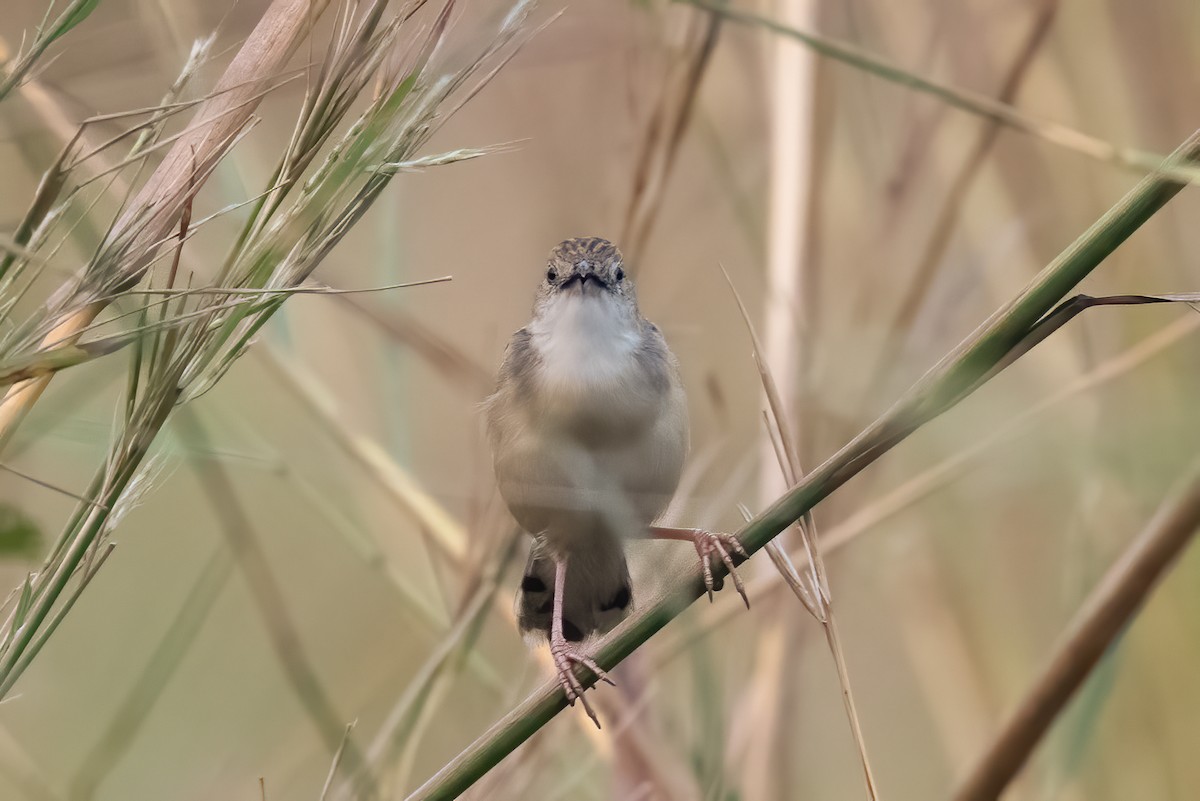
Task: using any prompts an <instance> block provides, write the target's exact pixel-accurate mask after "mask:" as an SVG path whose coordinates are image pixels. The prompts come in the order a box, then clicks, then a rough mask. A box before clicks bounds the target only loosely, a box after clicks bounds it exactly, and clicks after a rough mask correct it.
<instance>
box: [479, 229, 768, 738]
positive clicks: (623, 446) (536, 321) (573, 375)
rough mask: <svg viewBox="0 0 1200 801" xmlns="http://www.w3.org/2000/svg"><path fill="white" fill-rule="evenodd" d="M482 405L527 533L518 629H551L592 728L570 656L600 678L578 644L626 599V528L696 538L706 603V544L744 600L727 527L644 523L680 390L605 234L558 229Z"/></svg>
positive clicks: (623, 607) (659, 504) (669, 480)
mask: <svg viewBox="0 0 1200 801" xmlns="http://www.w3.org/2000/svg"><path fill="white" fill-rule="evenodd" d="M485 408H486V413H487V422H488V437H489V440H490V441H491V446H492V455H493V460H494V464H495V471H496V480H497V483H498V484H499V488H500V494H501V496H503V498H504V501H505V503H506V504H507V505H508V508H509V510H510V511H511V512H512V514H513V517H515V518H516V520H517V522H518V523H519V524H520V525H521V527H522V528H524V529H525V531H527V532H529V533H530V534H531V535H532V536H533V538H534V545H533V548H532V550H531V553H530V556H529V564H528V565H527V566H526V568H525V574H524V577H523V578H522V580H521V589H520V591H519V592H518V594H517V616H518V619H519V621H520V626H521V630H522V631H523V632H524V633H526V634H527V635H532V636H534V637H543V636H544V637H547V638H548V639H549V641H550V651H551V653H552V654H553V656H554V663H555V665H556V666H557V668H558V678H559V682H560V683H561V684H562V687H563V690H564V691H565V692H566V695H567V700H568V701H569V702H570V703H571V704H572V705H574V703H575V700H576V699H577V698H578V699H580V700H582V701H583V707H584V710H585V711H586V712H587V714H588V715H589V716H590V717H591V718H592V720H593V721H595V722H596V725H597V726H599V725H600V723H599V721H598V720H597V718H596V715H595V712H594V711H593V710H592V708H591V706H590V705H589V704H588V702H587V699H586V698H584V697H583V685H582V684H581V682H580V680H579V678H578V676H576V674H575V666H576V665H584V666H585V667H587V668H589V669H590V670H591V671H592V672H593V673H595V674H596V676H597V677H598V678H600V679H602V680H604V681H607V682H609V683H610V684H611V683H612V681H611V680H610V679H609V678H608V676H607V675H606V674H605V672H604V671H603V670H602V669H601V668H600V667H599V666H598V665H597V664H596V663H595V661H594V660H593V659H592V658H591V657H589V656H588V655H587V654H585V653H584V652H583V650H582V649H581V648H580V646H579V643H580V642H581V641H583V640H584V639H586V638H587V637H589V636H591V635H593V634H600V633H604V632H607V631H609V630H610V629H611V628H612V627H613V626H615V625H616V624H617V623H618V622H620V621H621V620H622V619H623V618H624V617H625V616H626V615H627V614H628V613H629V611H630V609H631V608H632V606H633V592H632V589H631V588H630V582H629V568H628V566H627V565H626V562H625V540H626V539H629V538H636V537H655V538H661V539H675V540H686V541H688V542H692V543H694V545H695V547H696V551H697V553H698V554H699V555H700V561H701V564H702V566H703V571H704V583H705V586H706V587H707V588H708V593H709V599H710V600H711V599H712V592H713V589H714V581H713V575H712V565H711V560H712V557H713V554H716V555H717V556H718V557H719V558H720V559H721V560H722V562H723V563H724V564H725V566H726V568H727V569H728V570H729V573H730V575H731V576H732V578H733V581H734V584H735V585H736V587H737V589H738V592H739V593H741V595H742V599H743V600H744V601H746V606H747V607H749V605H750V604H749V601H748V600H746V593H745V590H744V588H743V586H742V582H741V580H740V578H739V577H738V575H737V572H736V571H735V570H734V561H733V554H739V555H741V556H743V557H744V556H745V555H746V552H745V550H744V549H743V548H742V546H741V544H740V543H739V542H738V541H737V539H736V538H734V537H733V536H731V535H729V534H713V533H710V532H706V531H700V530H697V529H681V528H665V527H660V526H654V525H653V523H654V521H655V519H656V518H657V517H658V516H659V515H661V514H662V513H663V511H664V510H665V509H666V507H667V504H668V503H669V502H670V500H671V497H672V495H674V493H675V489H676V487H677V486H678V484H679V477H680V474H681V472H682V470H683V460H684V456H685V455H686V453H687V449H688V415H687V398H686V397H685V395H684V391H683V384H682V382H681V381H680V379H679V371H678V367H677V365H676V362H675V357H674V355H673V354H672V353H671V351H670V349H669V348H668V347H667V343H666V340H665V339H663V335H662V334H661V333H660V332H659V330H658V329H657V328H656V327H655V326H654V325H653V324H651V323H650V322H649V321H648V320H646V318H644V317H642V315H641V313H640V312H639V311H638V305H637V297H636V295H635V293H634V288H633V282H632V281H631V280H630V278H629V276H628V275H627V274H626V273H625V269H624V265H623V263H622V258H621V252H620V251H619V250H617V248H616V247H615V246H613V245H612V243H610V242H608V241H607V240H605V239H600V238H598V237H585V238H577V239H568V240H566V241H565V242H562V243H561V244H559V245H558V246H557V247H555V248H554V249H553V250H552V251H551V252H550V259H549V263H548V264H547V266H546V272H545V278H544V280H543V281H542V284H541V287H540V288H539V290H538V294H537V301H536V302H535V304H534V309H533V319H532V320H531V321H530V322H529V324H528V325H526V326H525V327H524V328H522V329H521V330H520V331H517V332H516V333H515V334H513V337H512V340H511V341H510V342H509V345H508V350H507V352H506V354H505V357H504V363H503V364H502V365H501V367H500V374H499V378H498V380H497V387H496V391H495V393H494V394H492V395H491V397H489V398H488V399H487V401H486V404H485Z"/></svg>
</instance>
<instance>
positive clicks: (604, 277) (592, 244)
mask: <svg viewBox="0 0 1200 801" xmlns="http://www.w3.org/2000/svg"><path fill="white" fill-rule="evenodd" d="M623 261H624V260H623V259H622V257H621V251H619V250H617V247H616V245H614V244H613V243H611V242H609V241H608V240H607V239H601V238H600V237H597V236H587V237H575V238H574V239H567V240H564V241H563V242H560V243H559V244H558V245H556V246H555V248H554V249H553V250H551V251H550V258H549V260H548V261H547V263H546V274H545V278H544V280H543V281H542V286H541V288H540V290H539V291H538V301H539V303H544V302H547V301H549V300H551V299H553V298H558V297H564V296H575V297H584V298H588V297H593V298H611V299H613V300H616V301H618V302H622V303H626V304H630V305H632V306H634V307H636V305H637V301H636V299H635V296H634V291H633V281H631V280H630V278H629V276H628V275H626V274H625V266H624V264H623Z"/></svg>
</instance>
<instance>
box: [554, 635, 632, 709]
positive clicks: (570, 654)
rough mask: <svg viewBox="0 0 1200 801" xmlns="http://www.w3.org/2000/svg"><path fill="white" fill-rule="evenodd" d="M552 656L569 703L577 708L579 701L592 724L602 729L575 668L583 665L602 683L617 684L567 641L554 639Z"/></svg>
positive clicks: (588, 657) (593, 661) (592, 660)
mask: <svg viewBox="0 0 1200 801" xmlns="http://www.w3.org/2000/svg"><path fill="white" fill-rule="evenodd" d="M550 654H551V655H552V656H553V657H554V666H555V667H556V668H557V669H558V683H559V684H561V685H562V688H563V692H564V693H566V694H567V703H568V704H570V705H571V706H575V701H576V700H578V701H579V702H580V703H582V704H583V711H584V712H587V715H588V717H589V718H591V719H592V722H593V723H595V724H596V728H597V729H598V728H600V719H599V718H597V717H596V712H595V710H593V709H592V706H591V704H589V703H588V701H587V698H585V697H584V695H583V691H584V689H585V688H584V686H583V682H582V681H580V679H579V676H577V675H576V674H575V666H576V665H582V666H583V667H585V668H587V669H588V670H590V671H592V672H593V673H595V674H596V678H597V679H598V680H600V681H606V682H608V683H609V684H612V685H613V686H614V687H615V686H616V684H615V683H614V682H613V680H612V679H610V678H609V677H608V674H607V673H605V672H604V670H603V669H602V668H601V667H600V666H599V665H597V664H596V662H595V660H594V659H592V658H591V657H590V656H588V655H587V654H585V653H583V652H582V651H580V650H579V647H578V646H577V645H575V644H574V643H571V642H569V641H567V640H566V639H554V638H551V641H550Z"/></svg>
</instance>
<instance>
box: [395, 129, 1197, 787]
mask: <svg viewBox="0 0 1200 801" xmlns="http://www.w3.org/2000/svg"><path fill="white" fill-rule="evenodd" d="M1198 157H1200V131H1197V132H1196V133H1194V134H1192V135H1191V136H1190V137H1189V138H1188V139H1187V140H1186V141H1185V142H1184V143H1183V144H1182V145H1180V146H1179V148H1177V149H1176V150H1175V152H1174V153H1172V154H1171V155H1170V156H1169V157H1168V158H1167V163H1166V164H1165V165H1164V166H1165V167H1166V168H1168V169H1169V170H1171V169H1173V168H1175V167H1178V166H1180V165H1184V164H1186V163H1187V162H1190V161H1192V160H1194V159H1196V158H1198ZM1174 174H1177V173H1174ZM1181 188H1182V184H1180V183H1179V182H1178V181H1176V180H1173V179H1172V178H1170V177H1168V176H1167V175H1166V174H1164V173H1163V172H1159V173H1153V174H1151V175H1148V176H1147V177H1146V178H1144V179H1142V180H1141V181H1140V182H1139V183H1138V184H1137V186H1135V187H1134V188H1133V189H1132V190H1130V191H1129V193H1128V194H1126V195H1125V197H1123V198H1121V200H1120V201H1118V202H1117V204H1116V205H1114V206H1113V207H1112V208H1111V209H1109V210H1108V211H1107V212H1106V213H1105V214H1104V215H1103V216H1102V217H1101V218H1100V219H1099V220H1097V221H1096V222H1095V223H1094V224H1093V225H1092V226H1091V227H1090V228H1088V230H1087V231H1085V232H1084V233H1083V234H1082V235H1080V236H1079V238H1078V239H1076V240H1075V241H1074V242H1072V243H1071V245H1070V246H1068V247H1067V248H1066V249H1065V250H1064V251H1063V252H1062V253H1060V254H1059V255H1058V257H1057V258H1055V259H1054V261H1052V262H1050V264H1048V265H1046V267H1045V268H1043V269H1042V271H1041V272H1039V273H1038V274H1037V276H1035V277H1034V278H1033V280H1032V281H1030V283H1029V284H1028V285H1027V286H1026V287H1025V289H1024V290H1023V291H1022V292H1021V293H1020V294H1019V295H1017V296H1016V297H1015V298H1013V299H1012V300H1011V301H1009V302H1008V303H1007V304H1005V305H1004V306H1003V307H1001V308H1000V309H998V310H997V311H996V312H995V313H993V314H992V316H991V317H989V318H988V319H987V320H986V321H984V323H983V324H982V325H980V326H979V327H978V328H977V329H976V330H975V331H974V332H973V333H972V334H971V335H970V336H968V337H967V338H966V339H965V340H963V342H962V343H960V344H959V345H958V346H957V347H956V348H954V350H952V351H951V352H950V353H948V354H946V356H944V357H943V358H942V359H941V361H939V362H938V363H937V364H936V365H934V366H933V368H931V369H930V370H929V372H927V373H926V374H925V375H924V376H923V377H922V378H921V379H920V380H919V381H918V382H917V383H916V384H914V385H913V386H912V387H911V388H910V389H909V390H908V391H907V392H906V393H905V394H904V395H903V396H902V397H901V398H900V399H899V400H898V401H897V402H896V403H895V404H894V405H893V406H892V407H891V408H890V409H889V410H888V411H887V412H885V413H884V414H883V415H882V416H881V417H880V418H879V419H878V420H876V421H875V422H874V423H872V424H871V425H870V426H869V427H867V428H866V429H865V430H864V431H863V432H862V433H860V434H859V435H858V436H857V437H855V438H854V439H853V440H852V441H851V442H849V443H848V444H847V445H845V446H844V447H843V448H842V449H841V450H840V451H838V452H837V453H836V454H834V455H833V456H831V457H830V458H829V459H827V460H826V461H825V462H824V463H823V464H822V465H821V466H820V467H818V468H816V469H815V470H813V471H812V472H811V473H809V474H808V475H807V476H805V477H804V479H803V480H802V481H801V482H800V483H798V484H797V485H796V486H794V487H792V489H790V490H789V491H788V492H787V493H785V494H784V495H783V497H781V498H780V499H779V500H778V501H776V502H775V503H774V504H772V505H771V506H770V508H768V509H766V510H765V511H763V512H762V513H760V514H759V515H758V516H757V517H755V518H754V519H753V520H751V521H750V522H749V523H748V524H746V526H745V527H744V528H743V529H742V530H741V531H740V532H739V533H738V538H739V539H740V540H741V542H742V544H743V545H744V546H745V548H746V550H747V551H749V552H751V553H753V552H754V551H757V550H758V549H760V548H762V547H763V546H765V545H766V544H767V543H768V542H770V541H771V540H772V539H774V538H775V536H776V535H778V534H779V533H780V532H781V531H783V530H784V529H786V528H787V527H788V526H790V525H792V524H793V523H795V522H796V521H797V520H799V519H800V517H802V516H803V515H804V514H805V513H806V512H808V511H809V510H810V509H812V508H813V506H815V505H816V504H817V503H818V502H819V501H821V500H822V499H824V498H825V497H827V496H828V495H829V494H830V493H832V492H833V491H834V490H836V489H837V488H838V487H840V486H841V485H842V484H844V483H846V481H848V480H849V479H850V478H851V477H852V476H854V475H855V474H857V473H858V472H859V471H860V470H862V469H863V468H865V467H866V466H867V465H868V464H870V463H871V462H873V461H875V459H877V458H879V457H880V456H881V455H883V454H884V453H886V452H887V451H888V450H890V449H891V448H892V446H894V445H896V444H897V443H898V442H900V441H901V440H903V439H904V438H905V437H907V436H908V435H909V434H911V433H912V432H913V431H915V430H916V429H917V428H919V427H920V426H921V425H923V424H924V423H926V422H928V421H929V420H931V419H933V418H934V417H936V416H937V415H939V414H941V413H942V412H943V411H945V410H946V409H948V408H950V407H951V406H953V405H955V404H957V403H958V402H959V401H961V400H962V399H963V398H965V397H967V395H969V394H971V392H973V391H974V390H975V389H976V388H978V387H979V386H981V385H982V383H983V382H981V380H980V379H982V378H984V377H990V375H989V373H991V370H992V368H993V366H995V365H996V364H998V363H999V362H1000V361H1001V360H1002V359H1004V357H1005V355H1006V354H1007V353H1008V352H1009V351H1010V350H1012V349H1013V348H1014V347H1016V346H1017V345H1018V344H1019V343H1020V342H1021V340H1022V339H1023V338H1024V337H1025V336H1026V334H1027V333H1028V332H1029V331H1030V329H1032V328H1033V327H1034V325H1035V324H1036V323H1037V322H1038V321H1039V320H1040V319H1041V318H1042V317H1043V316H1044V315H1046V314H1047V313H1048V312H1050V311H1051V310H1052V309H1053V308H1054V306H1055V305H1056V304H1057V303H1058V302H1059V301H1060V300H1062V299H1063V298H1064V297H1065V296H1066V295H1067V293H1068V292H1070V291H1071V289H1072V288H1073V287H1074V286H1075V285H1076V284H1078V283H1079V282H1080V281H1081V280H1083V278H1084V277H1086V276H1087V274H1088V273H1090V272H1091V271H1092V270H1093V269H1095V268H1096V266H1097V265H1099V264H1100V262H1102V261H1103V260H1104V259H1105V258H1106V257H1107V256H1109V255H1110V254H1111V253H1112V252H1113V251H1114V250H1116V248H1117V247H1118V246H1119V245H1120V244H1121V243H1122V242H1124V241H1125V240H1126V239H1127V238H1128V237H1129V236H1130V235H1131V234H1132V233H1133V232H1134V231H1136V230H1137V229H1138V228H1139V227H1141V225H1142V223H1144V222H1146V220H1148V219H1150V217H1152V216H1153V215H1154V214H1155V213H1156V212H1157V211H1158V210H1159V209H1161V208H1162V207H1163V206H1164V205H1166V203H1167V201H1169V200H1170V199H1171V198H1172V197H1174V196H1175V195H1176V194H1177V193H1178V192H1179V191H1180V189H1181ZM991 374H992V375H994V374H995V373H991ZM703 594H704V584H703V582H702V581H701V579H700V575H699V570H698V569H697V570H695V571H693V572H691V573H688V574H685V575H681V576H679V577H677V578H676V579H675V581H674V583H673V585H672V586H671V587H670V588H669V589H668V591H667V592H666V594H665V595H663V596H662V597H661V598H660V599H659V600H658V601H656V602H655V603H654V604H653V605H651V606H649V607H647V608H646V609H644V610H642V611H641V612H639V613H637V614H636V615H635V616H634V617H632V618H630V619H629V620H627V621H625V623H623V624H622V625H621V626H620V627H618V628H617V629H616V630H615V631H614V632H613V633H612V634H610V635H609V636H608V637H607V638H606V639H605V640H604V641H603V642H602V643H601V646H600V647H599V648H598V649H597V652H596V654H595V659H596V662H597V663H598V664H599V665H600V666H601V667H602V668H604V669H606V670H611V669H612V668H613V667H615V666H616V665H617V664H618V663H619V662H621V660H623V659H624V658H625V657H627V656H629V655H630V654H631V653H633V652H634V651H635V650H637V649H638V648H639V647H640V646H641V645H642V644H643V643H645V642H646V641H647V640H649V639H650V637H652V636H653V635H654V634H655V633H656V632H657V631H658V630H659V629H661V628H662V627H663V626H665V625H666V624H667V623H669V622H670V621H671V620H672V619H673V618H674V617H675V616H676V615H678V614H679V613H680V612H682V611H683V610H684V609H685V608H687V607H688V606H689V605H690V604H691V603H692V602H693V601H695V600H696V599H697V598H699V597H701V596H702V595H703ZM589 678H592V677H589ZM565 708H566V698H565V697H564V695H563V692H562V689H561V688H560V687H559V685H558V682H557V681H550V682H547V683H546V684H544V685H542V687H540V688H539V689H538V690H537V691H536V692H534V693H533V694H532V695H531V696H529V697H528V698H527V699H525V701H523V702H522V703H521V704H520V705H519V706H517V707H516V708H515V709H513V710H512V711H511V712H509V713H508V714H507V715H506V716H505V717H504V718H502V719H501V720H500V721H498V722H497V723H495V724H493V725H492V727H491V728H490V729H488V730H487V731H486V732H485V733H484V734H483V735H482V736H481V737H479V739H477V740H476V741H475V742H474V743H472V744H471V745H470V746H468V747H467V749H466V750H464V751H463V752H462V753H461V754H459V755H458V756H457V757H455V758H454V759H453V760H452V761H451V762H449V763H448V764H447V765H445V766H444V767H443V768H442V769H441V770H440V771H438V773H437V774H436V775H435V776H433V777H432V778H431V779H429V781H427V782H426V783H425V784H424V785H422V786H421V787H420V788H419V789H417V791H416V792H414V793H413V794H412V795H410V796H409V798H408V801H429V800H432V799H450V798H456V797H458V795H459V794H461V793H462V792H463V791H464V790H466V789H467V788H468V787H470V786H471V785H472V784H474V783H475V781H476V780H478V779H479V778H480V777H481V776H483V775H484V774H485V773H487V772H488V771H489V770H491V769H492V768H493V767H494V766H495V765H497V764H498V763H499V762H500V760H501V759H503V758H504V757H505V756H507V755H508V754H509V753H511V752H512V751H513V750H514V749H516V748H517V746H519V745H521V744H522V743H523V742H525V741H526V740H527V739H529V738H530V737H531V736H532V735H533V734H534V733H535V732H536V731H537V730H538V729H540V728H541V727H542V726H544V725H545V724H546V723H547V722H549V721H550V719H551V718H553V717H554V716H555V715H557V714H558V713H559V712H561V711H562V710H563V709H565Z"/></svg>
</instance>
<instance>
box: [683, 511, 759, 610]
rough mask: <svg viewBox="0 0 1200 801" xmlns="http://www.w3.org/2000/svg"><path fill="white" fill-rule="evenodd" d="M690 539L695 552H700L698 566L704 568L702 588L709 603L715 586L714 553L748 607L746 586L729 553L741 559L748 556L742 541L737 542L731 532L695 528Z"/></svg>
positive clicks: (748, 600)
mask: <svg viewBox="0 0 1200 801" xmlns="http://www.w3.org/2000/svg"><path fill="white" fill-rule="evenodd" d="M692 540H693V542H695V544H696V553H698V554H700V567H701V568H702V569H703V570H704V588H705V589H706V590H708V600H709V603H712V599H713V589H714V587H716V586H717V585H716V582H715V581H714V580H713V571H712V555H713V554H714V553H716V554H717V555H718V556H720V557H721V561H722V562H723V563H724V564H725V569H726V570H728V571H729V577H730V578H732V579H733V586H734V587H736V588H737V591H738V595H740V596H742V602H743V603H745V604H746V608H747V609H749V608H750V599H749V598H748V597H746V586H745V585H744V584H742V577H741V576H739V575H738V572H737V568H736V567H735V566H734V564H733V556H732V555H731V553H730V552H732V553H736V554H738V555H739V556H741V557H742V558H743V559H748V558H749V557H750V554H748V553H746V549H745V548H743V547H742V543H740V542H738V538H737V537H735V536H733V535H732V534H715V533H713V532H711V531H700V530H696V531H695V532H693V534H692Z"/></svg>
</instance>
